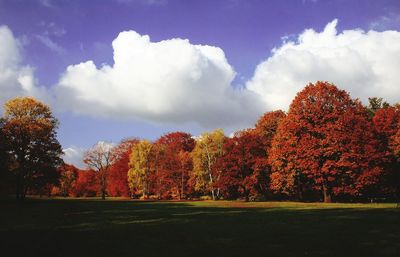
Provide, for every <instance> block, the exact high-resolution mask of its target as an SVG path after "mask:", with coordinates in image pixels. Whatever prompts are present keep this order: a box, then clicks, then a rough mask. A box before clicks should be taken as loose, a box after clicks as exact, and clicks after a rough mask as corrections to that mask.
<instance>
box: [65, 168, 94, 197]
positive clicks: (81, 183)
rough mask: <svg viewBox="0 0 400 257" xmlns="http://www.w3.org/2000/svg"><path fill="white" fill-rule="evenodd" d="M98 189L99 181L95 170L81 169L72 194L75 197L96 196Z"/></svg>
mask: <svg viewBox="0 0 400 257" xmlns="http://www.w3.org/2000/svg"><path fill="white" fill-rule="evenodd" d="M98 191H99V183H98V178H97V175H96V172H95V171H93V170H79V171H78V176H77V178H76V180H75V183H74V185H73V187H72V190H71V194H72V195H73V196H75V197H82V196H84V197H90V196H96V194H97V192H98Z"/></svg>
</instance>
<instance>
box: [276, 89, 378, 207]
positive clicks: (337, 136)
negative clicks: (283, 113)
mask: <svg viewBox="0 0 400 257" xmlns="http://www.w3.org/2000/svg"><path fill="white" fill-rule="evenodd" d="M278 130H281V131H279V132H278V133H277V137H276V139H275V142H274V146H273V151H275V153H274V154H272V156H271V157H272V165H273V168H274V170H275V173H274V174H273V175H272V176H271V178H272V179H273V180H275V181H274V182H273V183H272V184H273V186H277V187H283V190H286V191H288V190H287V187H289V188H290V187H297V188H298V189H297V190H299V187H303V186H304V184H305V185H307V186H311V187H312V188H313V189H314V190H318V191H320V192H322V195H323V200H324V202H330V201H332V196H338V195H346V194H348V195H360V194H361V193H362V190H363V189H364V188H365V187H368V186H370V185H371V184H374V183H375V182H376V177H377V176H379V174H380V173H381V170H380V168H379V167H378V162H379V159H380V157H381V155H380V153H379V151H378V141H377V140H376V138H375V135H374V133H373V129H372V126H371V122H370V121H369V118H368V115H367V113H366V111H365V108H364V107H363V106H362V105H361V103H360V102H359V101H357V100H352V99H351V98H350V96H349V95H348V93H347V92H345V91H343V90H339V89H338V88H337V87H336V86H334V85H332V84H329V83H327V82H317V83H316V84H309V85H308V86H306V87H305V88H304V89H303V90H302V91H301V92H299V93H298V94H297V96H296V98H295V99H294V100H293V102H292V104H291V105H290V109H289V112H288V115H287V117H286V118H285V121H284V122H282V123H281V126H279V128H278ZM305 180H306V181H308V182H306V183H303V181H305ZM282 182H283V183H282ZM303 189H304V188H303ZM303 189H302V188H300V190H303Z"/></svg>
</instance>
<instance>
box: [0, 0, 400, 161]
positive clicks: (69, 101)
mask: <svg viewBox="0 0 400 257" xmlns="http://www.w3.org/2000/svg"><path fill="white" fill-rule="evenodd" d="M399 70H400V1H398V0H393V1H390V0H387V1H386V0H380V1H378V0H370V1H368V0H364V1H356V0H337V1H333V0H276V1H274V0H271V1H263V0H201V1H200V0H199V1H194V0H92V1H90V0H81V1H78V0H75V1H72V0H70V1H67V0H0V92H1V93H0V104H1V105H3V104H4V102H6V101H7V100H9V99H10V98H12V97H16V96H34V97H36V98H38V99H40V100H41V101H43V102H45V103H46V104H49V105H50V106H51V107H52V110H53V112H54V115H55V116H56V117H57V118H58V119H59V121H60V126H59V129H58V139H59V141H60V143H61V144H62V146H63V148H64V152H65V157H64V159H65V160H66V161H67V162H69V163H73V164H75V165H78V166H80V167H83V164H82V162H81V159H82V154H83V153H84V151H85V150H86V149H88V148H90V147H91V146H92V145H94V144H96V143H97V142H98V141H109V142H114V143H118V142H119V141H120V140H122V139H124V138H129V137H139V138H147V139H150V140H155V139H157V138H158V137H159V136H161V135H163V134H165V133H167V132H171V131H186V132H189V133H192V134H193V135H199V134H200V133H202V132H204V131H210V130H212V129H215V128H223V129H224V130H225V132H226V134H230V133H232V132H233V131H236V130H239V129H243V128H246V127H251V126H253V125H254V123H255V122H256V121H257V119H258V117H260V115H262V114H263V113H265V112H267V111H272V110H277V109H283V110H287V109H288V107H289V104H290V102H291V100H292V99H293V98H294V96H295V95H296V93H297V92H298V91H300V90H301V89H302V88H303V87H304V86H305V85H306V84H308V83H310V82H311V83H312V82H316V81H318V80H323V81H329V82H332V83H335V84H336V85H337V86H338V87H339V88H341V89H345V90H347V91H348V92H349V93H350V94H351V96H352V97H353V98H359V99H360V100H361V101H363V102H364V103H365V102H366V101H367V99H368V97H371V96H376V97H383V98H384V99H386V100H387V101H389V102H390V103H397V102H399V101H400V84H399V83H398V81H400V72H399Z"/></svg>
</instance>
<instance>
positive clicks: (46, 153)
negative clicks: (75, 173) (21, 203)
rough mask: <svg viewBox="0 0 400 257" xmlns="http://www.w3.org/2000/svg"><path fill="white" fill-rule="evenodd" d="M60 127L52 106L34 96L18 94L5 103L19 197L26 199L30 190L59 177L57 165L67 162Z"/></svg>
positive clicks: (6, 134)
mask: <svg viewBox="0 0 400 257" xmlns="http://www.w3.org/2000/svg"><path fill="white" fill-rule="evenodd" d="M57 127H58V121H57V119H56V118H55V117H54V116H53V114H52V113H51V110H50V108H49V107H48V106H47V105H45V104H43V103H41V102H39V101H37V100H35V99H34V98H31V97H17V98H15V99H12V100H10V101H8V102H6V103H5V105H4V125H3V129H2V131H3V134H4V138H5V141H6V147H7V149H6V151H7V154H8V158H9V161H10V163H11V164H10V166H9V168H11V169H12V171H13V172H14V174H15V177H16V197H17V198H18V199H24V198H25V196H26V193H27V192H28V190H40V187H42V186H44V185H45V184H48V183H56V182H57V181H58V177H57V176H58V173H57V167H58V166H60V165H61V164H62V163H63V162H62V159H61V155H62V150H61V145H60V144H59V142H58V141H57V132H56V129H57Z"/></svg>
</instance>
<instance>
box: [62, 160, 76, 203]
mask: <svg viewBox="0 0 400 257" xmlns="http://www.w3.org/2000/svg"><path fill="white" fill-rule="evenodd" d="M60 173H61V174H60V185H59V193H60V195H61V196H64V197H67V196H69V195H70V193H71V191H72V188H73V185H74V182H75V180H76V178H77V176H78V169H77V168H76V167H75V166H73V165H68V164H64V165H62V166H61V167H60Z"/></svg>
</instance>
